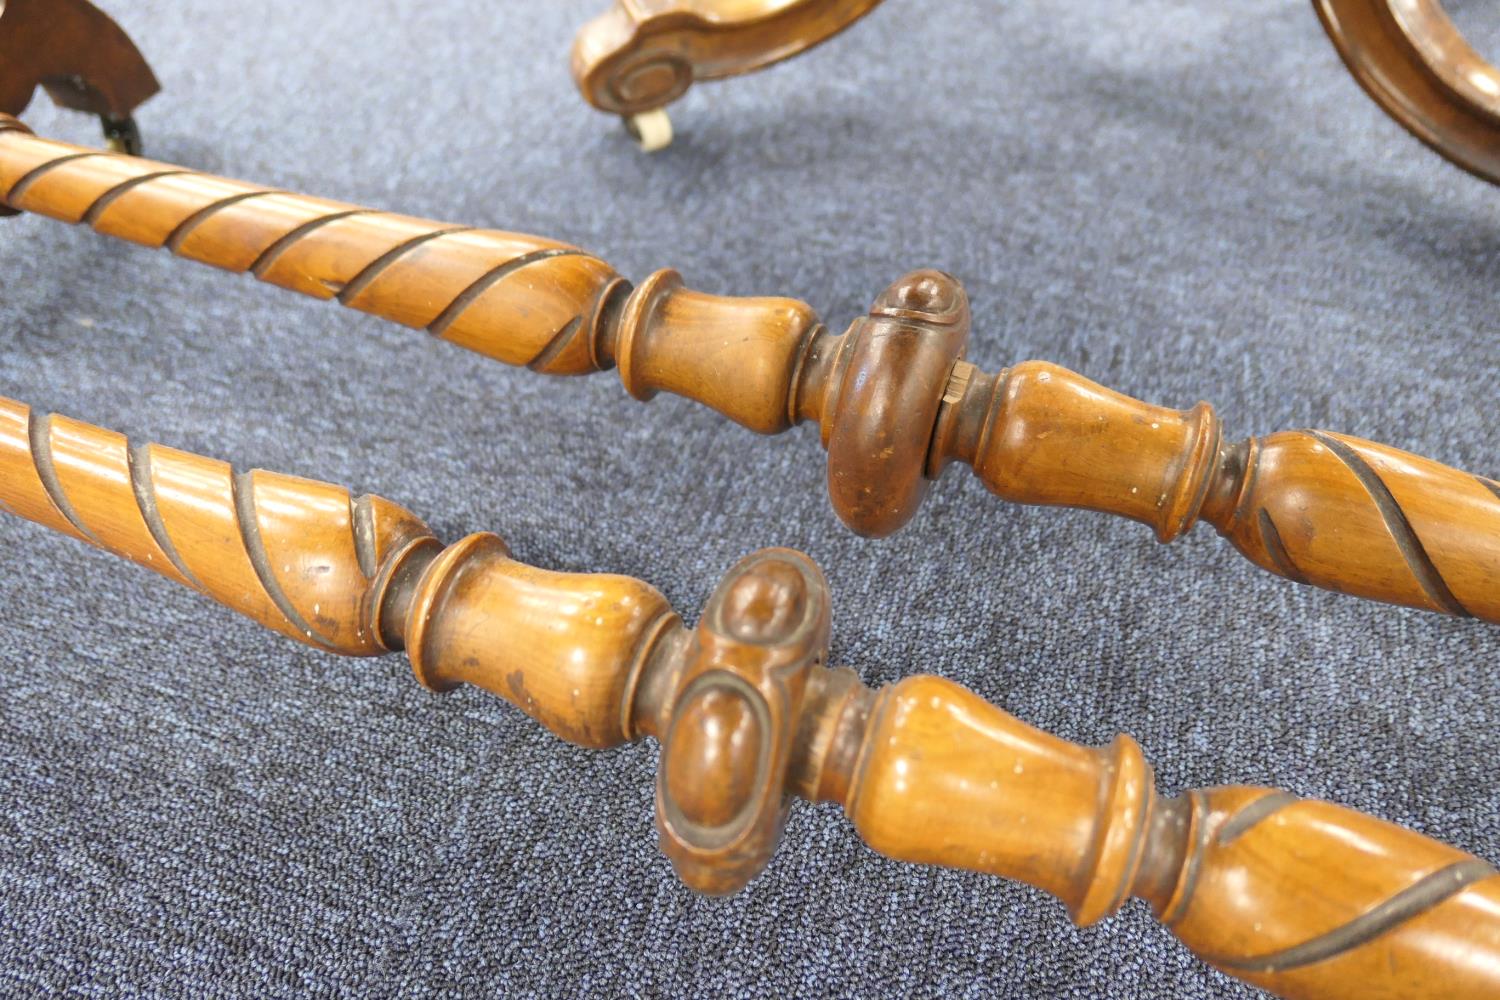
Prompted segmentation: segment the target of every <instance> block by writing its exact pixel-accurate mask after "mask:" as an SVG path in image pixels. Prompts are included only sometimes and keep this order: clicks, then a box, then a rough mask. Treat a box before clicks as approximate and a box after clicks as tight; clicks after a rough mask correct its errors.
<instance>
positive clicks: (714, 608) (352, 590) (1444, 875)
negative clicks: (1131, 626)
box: [0, 399, 1500, 1000]
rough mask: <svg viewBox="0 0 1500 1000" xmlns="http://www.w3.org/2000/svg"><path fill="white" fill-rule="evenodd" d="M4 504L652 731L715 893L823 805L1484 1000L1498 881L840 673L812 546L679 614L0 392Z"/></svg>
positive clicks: (1366, 985) (1267, 800) (637, 587)
mask: <svg viewBox="0 0 1500 1000" xmlns="http://www.w3.org/2000/svg"><path fill="white" fill-rule="evenodd" d="M0 510H5V511H8V512H10V513H12V514H15V515H18V516H20V517H24V518H27V519H30V520H32V521H36V522H38V523H40V524H43V525H46V526H48V527H50V528H53V529H55V530H57V531H59V532H62V533H64V534H67V535H71V536H73V537H75V538H78V539H80V540H82V541H85V542H88V543H90V544H93V545H97V546H99V547H101V548H104V549H106V550H108V551H111V552H113V553H115V554H117V555H120V556H123V557H125V558H127V559H131V560H133V561H135V562H137V563H140V564H141V565H144V566H147V567H149V568H151V569H153V570H155V571H157V572H158V573H160V574H162V575H163V576H166V577H168V578H170V579H173V580H176V581H177V582H179V583H182V584H184V585H186V586H189V587H192V588H193V589H195V590H198V591H200V592H201V593H203V594H205V595H207V596H209V597H211V598H213V599H215V600H217V601H218V602H220V603H222V604H225V605H227V606H229V607H231V608H233V609H235V610H237V611H239V612H241V613H243V614H245V615H248V616H250V617H251V618H252V619H254V620H255V621H257V622H260V623H262V624H264V625H266V626H268V627H270V628H274V629H277V630H278V631H280V632H283V633H285V634H286V635H288V636H291V637H292V638H295V639H298V640H300V641H302V642H305V643H309V644H311V645H314V646H316V647H318V648H320V649H325V650H329V651H332V652H336V653H344V654H348V655H366V654H378V653H382V652H385V651H387V650H400V649H405V650H406V652H407V655H408V656H409V657H410V659H411V663H412V667H413V669H414V671H415V673H416V676H417V678H418V679H419V680H420V681H421V682H422V683H423V684H425V685H426V686H428V687H429V688H432V689H435V690H439V691H442V690H447V689H450V688H453V687H457V686H458V685H460V684H473V685H476V686H477V687H480V688H483V689H485V690H487V691H490V692H493V693H494V694H497V695H499V696H500V697H502V698H504V699H506V700H508V701H510V702H511V703H512V704H514V705H515V706H516V707H518V708H520V709H521V710H522V711H524V712H525V713H526V714H528V715H530V716H531V717H532V718H534V719H536V720H537V721H538V722H540V723H541V724H542V725H544V726H546V727H547V728H548V729H550V730H551V731H552V732H553V733H555V734H557V735H558V736H560V737H562V738H563V739H565V740H567V741H569V742H571V743H574V744H577V745H580V746H585V747H598V748H604V747H612V746H617V745H620V744H622V743H625V742H629V741H632V740H636V739H640V738H642V737H645V736H651V737H654V738H656V739H657V740H659V741H660V742H661V744H662V752H661V758H660V765H659V769H658V772H657V779H656V819H657V830H658V834H659V838H660V843H661V847H662V849H663V851H664V852H665V853H666V855H667V856H668V857H669V858H670V859H671V861H672V863H673V865H674V866H675V868H676V870H677V872H678V874H679V875H680V876H681V877H682V879H683V880H684V881H685V882H687V884H689V885H690V886H692V887H693V888H695V889H697V890H699V891H702V892H709V893H726V892H733V891H735V890H738V889H739V888H741V887H742V886H744V885H745V884H746V883H747V882H749V881H750V880H751V879H752V878H754V877H755V876H756V875H757V874H758V873H759V872H760V871H761V870H762V868H763V867H764V866H765V865H766V863H767V862H768V860H769V859H770V857H771V855H772V852H773V851H774V849H775V847H776V843H777V840H778V839H779V836H780V832H781V829H782V827H783V824H784V820H785V816H786V811H787V809H789V808H790V804H791V802H792V800H793V798H799V797H800V798H803V799H808V800H819V801H831V802H836V803H839V804H840V805H841V806H842V807H843V809H844V811H845V813H846V814H847V815H848V817H849V818H850V819H851V820H852V821H853V823H854V826H855V828H856V829H857V830H858V831H859V834H860V835H861V836H862V837H863V838H864V839H865V840H866V841H867V842H868V843H869V844H870V846H871V847H873V848H874V849H875V850H877V851H879V852H881V853H882V854H885V855H887V856H889V857H892V858H896V859H899V860H903V861H909V862H914V863H919V864H936V865H945V866H950V867H957V868H965V869H969V870H972V871H977V872H983V873H987V874H993V875H1000V876H1003V877H1006V878H1013V879H1019V880H1022V881H1024V882H1028V883H1030V884H1032V885H1035V886H1038V887H1040V888H1042V889H1044V890H1046V891H1047V892H1049V893H1052V894H1053V895H1055V896H1057V897H1059V898H1060V899H1061V900H1062V901H1063V902H1064V903H1065V904H1066V905H1067V907H1068V910H1069V913H1070V914H1071V915H1072V917H1073V919H1074V920H1075V921H1077V922H1078V923H1080V924H1087V923H1091V922H1093V921H1096V920H1099V919H1101V918H1103V917H1105V916H1107V915H1109V914H1110V913H1113V912H1114V911H1115V910H1116V909H1117V908H1118V907H1119V906H1120V905H1121V904H1122V903H1123V902H1124V901H1125V900H1126V899H1127V898H1128V897H1130V896H1132V895H1133V896H1139V897H1141V898H1143V899H1145V900H1147V901H1148V902H1149V903H1150V904H1151V906H1152V908H1153V910H1154V912H1155V913H1156V915H1157V916H1158V918H1160V919H1161V921H1162V922H1163V923H1164V924H1166V925H1167V926H1168V927H1170V928H1171V929H1172V931H1173V932H1174V933H1175V934H1176V935H1177V936H1178V937H1179V938H1181V939H1182V940H1183V941H1184V942H1185V943H1186V944H1187V945H1188V946H1189V947H1190V948H1192V949H1193V950H1194V951H1195V952H1196V953H1197V954H1198V955H1200V956H1201V957H1202V958H1203V959H1204V960H1205V961H1207V962H1209V963H1211V964H1213V965H1215V966H1217V967H1218V968H1220V969H1222V970H1224V971H1225V972H1228V973H1230V974H1232V975H1235V976H1238V977H1240V978H1242V979H1244V980H1246V981H1248V982H1251V983H1254V984H1255V985H1257V986H1260V987H1263V988H1265V989H1268V990H1271V991H1273V992H1276V993H1279V994H1281V995H1282V996H1286V997H1305V998H1313V997H1321V998H1340V997H1348V998H1361V1000H1363V998H1364V997H1368V996H1377V995H1378V996H1401V997H1407V998H1415V1000H1423V998H1431V1000H1437V998H1443V1000H1480V998H1493V997H1495V996H1497V995H1500V875H1497V873H1496V871H1495V869H1494V868H1493V867H1492V866H1490V865H1489V864H1487V863H1485V862H1484V861H1481V860H1479V859H1477V858H1475V857H1473V856H1471V855H1468V854H1465V853H1464V852H1462V851H1459V850H1456V849H1455V848H1452V847H1448V846H1445V845H1443V844H1440V843H1438V842H1436V841H1433V840H1430V839H1428V838H1426V837H1423V836H1421V835H1419V834H1416V833H1413V832H1411V831H1409V830H1405V829H1402V828H1400V827H1397V826H1393V825H1391V824H1389V823H1385V822H1382V821H1380V820H1377V819H1373V818H1371V817H1369V816H1366V815H1363V814H1361V813H1358V812H1354V811H1352V810H1349V809H1345V808H1341V807H1339V806H1336V805H1331V804H1329V803H1326V802H1319V801H1312V800H1306V799H1300V798H1298V797H1296V796H1294V795H1290V794H1287V793H1285V792H1279V791H1275V790H1273V789H1268V788H1257V787H1247V786H1233V787H1220V788H1210V789H1203V790H1194V791H1189V792H1187V793H1185V794H1183V795H1179V796H1177V797H1173V798H1168V797H1163V796H1162V795H1160V794H1158V792H1157V791H1156V790H1155V787H1154V783H1153V778H1152V772H1151V768H1150V766H1149V765H1148V764H1147V763H1146V760H1145V757H1144V756H1143V755H1142V752H1141V749H1140V747H1139V746H1138V745H1137V744H1136V743H1135V742H1134V741H1133V740H1131V739H1130V738H1129V737H1127V736H1120V737H1118V738H1116V739H1115V740H1114V742H1113V743H1111V744H1110V745H1109V746H1106V747H1084V746H1079V745H1076V744H1073V743H1069V742H1067V741H1065V740H1062V739H1058V738H1056V737H1054V736H1050V735H1048V734H1046V733H1043V732H1040V731H1038V730H1036V729H1033V728H1031V727H1030V726H1027V725H1026V724H1025V723H1023V722H1021V721H1020V720H1018V719H1016V718H1014V717H1012V716H1010V715H1008V714H1006V713H1005V712H1003V711H1001V710H1000V709H999V708H996V707H995V706H993V705H991V704H989V703H987V702H985V701H984V700H983V699H981V698H979V697H978V696H977V695H975V694H973V693H971V692H969V691H967V690H965V689H964V688H962V687H959V686H958V685H956V684H953V683H950V682H948V681H945V680H942V679H940V678H938V677H934V676H928V675H918V676H913V677H908V678H906V679H905V680H902V681H900V682H898V683H896V684H893V685H890V686H888V687H884V688H881V689H879V690H871V689H869V688H867V687H865V686H864V685H863V684H861V683H860V681H859V680H858V679H857V678H856V677H855V675H854V674H853V672H852V671H849V670H847V669H830V668H829V667H827V666H825V664H826V663H827V662H828V641H829V630H830V617H831V599H830V596H829V593H828V587H827V584H826V582H825V581H824V579H823V576H822V573H821V572H820V571H819V570H818V568H817V566H816V565H815V564H814V563H813V562H812V561H811V560H810V559H808V557H806V556H805V555H802V554H801V553H798V552H793V551H790V550H786V549H767V550H763V551H760V552H756V553H753V554H752V555H750V556H748V557H746V558H745V559H743V560H741V561H740V563H739V564H738V565H736V566H735V567H734V568H733V569H731V570H730V571H729V573H728V574H727V575H726V576H725V577H724V579H723V580H722V582H721V583H720V584H719V586H718V587H717V589H716V590H715V591H714V593H713V595H712V596H711V597H710V598H709V600H708V603H707V605H706V606H705V608H704V610H703V613H702V615H701V616H700V619H699V622H698V625H697V626H696V627H695V628H693V629H688V628H686V627H685V626H684V625H683V623H682V620H681V619H680V618H679V617H678V615H677V614H676V613H675V612H674V611H673V610H672V608H671V607H669V606H668V604H667V602H666V600H665V599H664V598H663V597H662V596H661V594H660V593H659V592H657V591H656V590H655V589H654V588H652V587H650V586H649V585H647V584H646V583H644V582H642V581H640V580H636V579H632V578H629V577H623V576H611V575H600V574H583V573H556V572H551V571H548V570H544V569H538V568H536V567H532V566H528V565H526V564H524V563H521V562H518V561H516V560H515V559H513V558H512V557H511V556H510V553H509V552H508V551H507V549H506V546H505V544H504V543H503V542H502V541H501V540H500V539H499V538H498V537H496V536H495V535H492V534H488V533H479V534H473V535H469V536H468V537H466V538H463V539H461V540H459V541H458V542H456V543H454V544H452V545H449V546H446V547H445V546H444V545H443V544H442V543H441V542H439V541H438V540H437V539H436V538H434V537H433V535H432V532H431V531H429V530H428V528H427V527H426V525H424V524H423V523H422V521H421V520H419V519H418V518H417V517H416V516H415V515H413V514H411V513H409V512H408V511H406V510H404V509H402V508H401V507H399V506H397V505H396V504H393V503H391V502H390V501H388V500H384V499H381V498H379V497H372V496H364V497H357V498H356V497H351V496H350V495H349V494H348V492H346V491H345V490H343V489H340V488H338V487H335V486H330V485H327V484H324V483H318V482H312V481H309V480H306V479H297V478H293V477H290V476H282V475H276V474H274V473H268V472H262V471H254V472H243V473H242V472H238V471H236V470H234V469H232V468H231V467H230V466H228V465H226V464H224V463H222V462H217V461H214V460H211V459H208V458H202V457H199V456H196V455H190V454H187V453H185V452H181V451H177V450H175V449H172V448H164V447H162V446H160V445H149V444H141V445H137V444H133V443H131V442H130V441H127V440H126V439H125V438H124V437H122V436H120V435H118V434H114V433H111V432H109V431H105V430H102V429H100V428H97V427H92V426H89V425H87V424H83V423H80V422H78V421H75V420H69V419H66V418H64V417H51V416H48V415H45V414H40V413H36V412H33V411H31V410H29V409H28V408H27V407H26V406H24V405H22V404H20V403H18V402H14V401H12V400H7V399H0Z"/></svg>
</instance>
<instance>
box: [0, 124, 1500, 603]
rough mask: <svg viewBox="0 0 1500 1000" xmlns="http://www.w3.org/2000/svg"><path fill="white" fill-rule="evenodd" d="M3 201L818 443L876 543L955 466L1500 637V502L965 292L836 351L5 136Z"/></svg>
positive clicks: (304, 209)
mask: <svg viewBox="0 0 1500 1000" xmlns="http://www.w3.org/2000/svg"><path fill="white" fill-rule="evenodd" d="M0 204H7V205H10V206H11V207H13V208H16V209H21V210H24V211H30V212H36V213H39V214H43V215H48V216H51V217H53V218H57V219H61V220H64V221H67V222H75V223H84V224H87V225H90V226H92V227H93V228H94V229H95V230H97V231H98V232H101V233H104V234H107V235H112V236H116V237H119V238H122V239H126V240H130V241H132V242H136V243H141V244H144V245H146V246H149V247H165V248H167V249H169V250H171V251H172V252H174V253H176V254H178V255H180V256H184V257H189V258H192V259H195V260H199V261H202V262H205V263H209V264H213V265H215V266H217V267H221V268H225V269H227V270H231V271H239V272H245V271H248V272H249V273H251V274H253V275H255V276H256V277H257V278H259V279H260V280H262V281H266V282H269V283H271V284H276V285H279V286H281V287H283V288H287V289H290V290H293V291H297V292H301V293H303V294H306V295H311V296H314V297H316V298H321V299H331V300H334V301H337V302H339V303H341V304H343V305H346V306H349V307H351V308H354V309H359V310H362V311H365V312H369V313H374V314H376V315H379V316H384V317H386V318H388V319H392V320H394V321H396V322H398V323H403V324H405V325H407V326H411V327H416V328H418V329H425V330H427V331H428V332H429V333H431V334H432V335H434V336H436V337H440V338H442V339H445V340H449V341H452V342H454V343H457V344H459V345H461V346H464V347H467V348H469V349H471V350H474V351H477V352H479V353H482V354H485V355H487V356H489V357H492V358H495V359H497V360H500V361H504V362H507V363H509V364H515V365H525V366H527V367H529V368H532V369H534V370H536V371H540V372H544V373H548V374H558V375H575V374H586V373H589V372H593V371H600V370H606V369H609V368H616V367H617V368H618V369H619V376H620V381H621V383H622V384H623V385H624V387H625V388H626V390H627V391H628V392H630V394H631V395H633V396H635V397H636V398H638V399H642V400H647V399H650V398H651V397H652V396H654V395H655V394H657V393H658V392H670V393H675V394H677V395H680V396H684V397H687V398H689V399H694V400H697V401H698V402H701V403H703V404H704V405H706V406H709V407H712V408H713V409H715V410H717V411H718V412H720V413H722V414H724V415H725V416H727V417H729V418H730V419H732V420H735V421H736V422H738V423H740V424H742V425H744V426H745V427H748V428H750V429H752V430H754V431H757V432H759V433H762V434H776V433H779V432H781V431H785V430H787V429H789V428H791V427H793V426H795V425H797V424H800V423H811V424H815V425H816V426H817V427H818V430H819V435H820V438H821V440H822V442H823V444H824V446H825V447H826V449H827V451H828V490H829V495H830V497H831V499H832V501H833V505H834V509H835V511H836V512H837V513H838V515H839V517H840V518H842V519H843V520H844V522H845V523H846V524H848V525H849V526H850V527H851V528H853V529H854V530H855V531H857V532H859V533H861V534H864V535H869V536H876V537H878V536H882V535H887V534H890V533H891V532H893V531H896V530H897V529H899V528H900V527H901V526H902V525H904V524H906V523H907V521H909V520H910V519H911V518H912V516H913V515H914V514H915V513H916V511H917V508H918V506H919V505H920V504H921V501H922V498H923V497H924V496H925V494H926V492H927V490H928V488H929V487H930V485H931V483H932V482H933V481H934V480H936V479H937V478H938V477H939V476H940V475H941V474H942V471H943V469H944V467H945V466H946V465H948V464H949V463H951V462H955V461H957V462H961V463H965V464H968V465H970V466H972V467H973V469H974V471H975V473H976V474H977V475H978V476H979V478H980V479H981V480H982V481H983V482H984V484H985V485H986V486H987V487H988V488H989V489H990V490H991V492H993V493H995V494H996V495H998V496H1000V497H1002V498H1004V499H1007V500H1012V501H1015V502H1018V503H1030V504H1045V505H1051V506H1064V507H1081V508H1085V509H1089V510H1096V511H1101V512H1105V513H1111V514H1117V515H1120V516H1123V517H1128V518H1131V519H1133V520H1136V521H1140V522H1142V523H1144V524H1147V525H1150V526H1151V528H1152V529H1153V530H1154V531H1155V533H1156V536H1157V537H1158V538H1159V539H1160V540H1162V541H1164V542H1165V541H1170V540H1172V539H1173V538H1176V537H1178V536H1179V535H1181V534H1182V533H1184V532H1185V531H1187V530H1188V529H1189V528H1191V527H1192V526H1193V524H1195V523H1196V522H1197V521H1198V520H1200V519H1201V520H1206V521H1208V522H1209V523H1210V524H1212V525H1213V526H1214V527H1216V528H1217V529H1218V530H1219V531H1220V533H1221V534H1223V535H1224V536H1225V537H1227V538H1228V539H1229V540H1230V541H1231V543H1232V544H1234V545H1235V547H1236V548H1238V549H1239V550H1240V551H1241V552H1243V553H1244V554H1245V555H1246V556H1247V557H1248V558H1250V559H1251V561H1253V562H1255V563H1256V564H1257V565H1259V566H1261V567H1263V568H1265V569H1267V570H1270V571H1271V572H1273V573H1277V574H1279V575H1281V576H1284V577H1287V578H1288V579H1291V580H1295V581H1298V582H1303V583H1311V584H1315V585H1317V586H1320V587H1326V588H1328V589H1330V590H1337V591H1342V592H1345V593H1350V594H1355V595H1358V596H1361V597H1367V598H1371V599H1374V600H1380V601H1388V602H1391V603H1395V604H1404V605H1408V606H1412V607H1418V608H1425V609H1428V610H1433V611H1439V612H1446V613H1450V614H1455V615H1465V616H1472V617H1475V618H1480V619H1483V620H1485V621H1488V622H1500V587H1496V586H1495V581H1496V580H1500V488H1497V487H1496V485H1495V481H1494V480H1491V479H1486V478H1483V477H1476V476H1472V475H1468V474H1466V473H1463V472H1459V471H1457V470H1454V469H1451V468H1448V467H1447V466H1443V465H1441V464H1439V463H1437V462H1433V461H1430V460H1427V459H1423V458H1419V457H1417V456H1415V455H1411V454H1408V453H1406V452H1402V451H1398V450H1396V449H1393V448H1389V447H1385V446H1383V445H1376V444H1372V443H1370V442H1366V441H1361V440H1359V439H1357V438H1351V437H1346V436H1344V435H1339V434H1334V433H1330V432H1325V431H1294V432H1286V433H1282V434H1275V435H1271V436H1269V437H1266V438H1257V439H1247V440H1244V441H1239V442H1233V441H1230V440H1227V439H1226V438H1225V436H1224V434H1223V431H1222V429H1221V426H1220V423H1219V419H1218V417H1217V416H1216V415H1215V413H1214V411H1213V408H1212V407H1210V406H1209V405H1208V404H1206V403H1199V404H1198V405H1197V406H1195V407H1193V408H1192V409H1190V410H1186V411H1179V410H1174V409H1168V408H1165V407H1160V406H1153V405H1150V404H1148V403H1144V402H1141V401H1139V400H1135V399H1131V398H1129V397H1127V396H1123V395H1121V394H1119V393H1116V392H1113V391H1111V390H1109V389H1107V388H1105V387H1103V386H1100V385H1097V384H1096V383H1094V382H1091V381H1090V380H1088V379H1086V378H1084V377H1082V376H1080V375H1077V374H1075V373H1073V372H1070V371H1068V370H1067V369H1064V368H1060V367H1058V366H1056V365H1052V364H1048V363H1047V362H1043V361H1026V362H1023V363H1021V364H1017V365H1014V366H1012V367H1010V368H1007V369H1003V370H1001V371H999V372H997V373H987V372H985V371H983V370H982V369H980V368H978V367H976V366H975V365H974V364H972V363H970V362H969V361H968V360H967V359H966V357H965V354H966V351H967V343H968V335H969V325H970V312H969V304H968V298H967V296H966V295H965V293H964V290H963V287H962V285H961V284H960V283H959V282H958V281H957V279H955V278H953V277H952V276H951V275H947V274H943V273H942V272H939V271H915V272H912V273H911V274H909V275H907V276H905V277H903V278H901V279H900V280H898V281H896V282H894V283H893V284H892V285H891V286H890V287H889V288H887V289H886V290H885V291H884V292H882V293H881V294H880V295H879V296H878V297H877V298H876V301H875V303H874V304H873V306H872V307H871V309H870V311H869V313H868V314H867V315H865V316H863V317H861V318H859V319H858V320H856V321H855V322H854V323H853V324H852V325H850V326H849V327H848V329H847V330H845V331H844V332H843V333H840V334H834V333H832V332H830V331H829V330H828V329H827V328H826V327H825V326H824V325H823V323H822V322H821V321H820V320H819V318H818V316H817V315H816V314H815V313H814V312H813V310H812V309H811V307H809V306H808V305H807V304H806V303H804V302H800V301H797V300H795V299H790V298H781V297H732V296H720V295H710V294H707V293H704V292H699V291H695V290H693V289H690V288H687V287H686V286H685V284H684V283H683V280H682V278H681V276H680V275H679V274H678V273H677V272H675V271H672V270H669V269H668V270H661V271H658V272H656V273H654V274H652V275H649V276H648V277H647V278H646V279H645V280H644V281H642V282H641V283H640V284H639V285H637V286H632V285H631V284H630V283H629V282H627V281H626V280H625V279H623V278H621V277H620V276H619V275H618V274H616V273H615V271H614V270H613V269H612V268H611V267H610V266H609V265H608V264H606V263H605V262H603V261H602V260H600V259H599V258H597V257H594V256H592V255H591V254H588V253H586V252H584V251H582V250H579V249H577V248H576V247H571V246H568V245H566V244H562V243H558V242H556V241H552V240H547V239H543V238H540V237H535V236H527V235H523V234H518V233H509V232H502V231H497V230H479V229H471V228H468V227H464V226H455V225H448V224H443V223H438V222H431V221H428V220H424V219H414V218H411V217H408V216H399V215H390V214H386V213H381V212H374V211H370V210H368V209H362V208H358V207H355V206H352V205H346V204H342V203H339V202H329V201H324V200H322V199H318V198H310V197H307V196H304V195H295V194H288V193H285V192H280V191H274V190H271V189H267V188H262V187H258V186H256V185H252V184H246V183H243V182H240V181H230V180H225V179H222V178H217V177H210V176H207V175H204V174H198V173H194V172H192V171H187V170H183V169H181V168H178V167H173V166H170V165H168V164H161V163H153V162H151V161H147V160H139V159H135V158H132V157H122V156H115V155H111V154H108V153H104V152H101V151H98V150H88V149H82V148H80V147H76V146H68V145H66V144H64V143H57V142H53V141H51V140H47V139H44V138H40V137H37V136H34V135H31V134H29V132H27V131H26V129H25V126H23V125H21V124H20V122H18V121H16V120H15V119H14V118H8V117H4V116H0Z"/></svg>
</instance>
